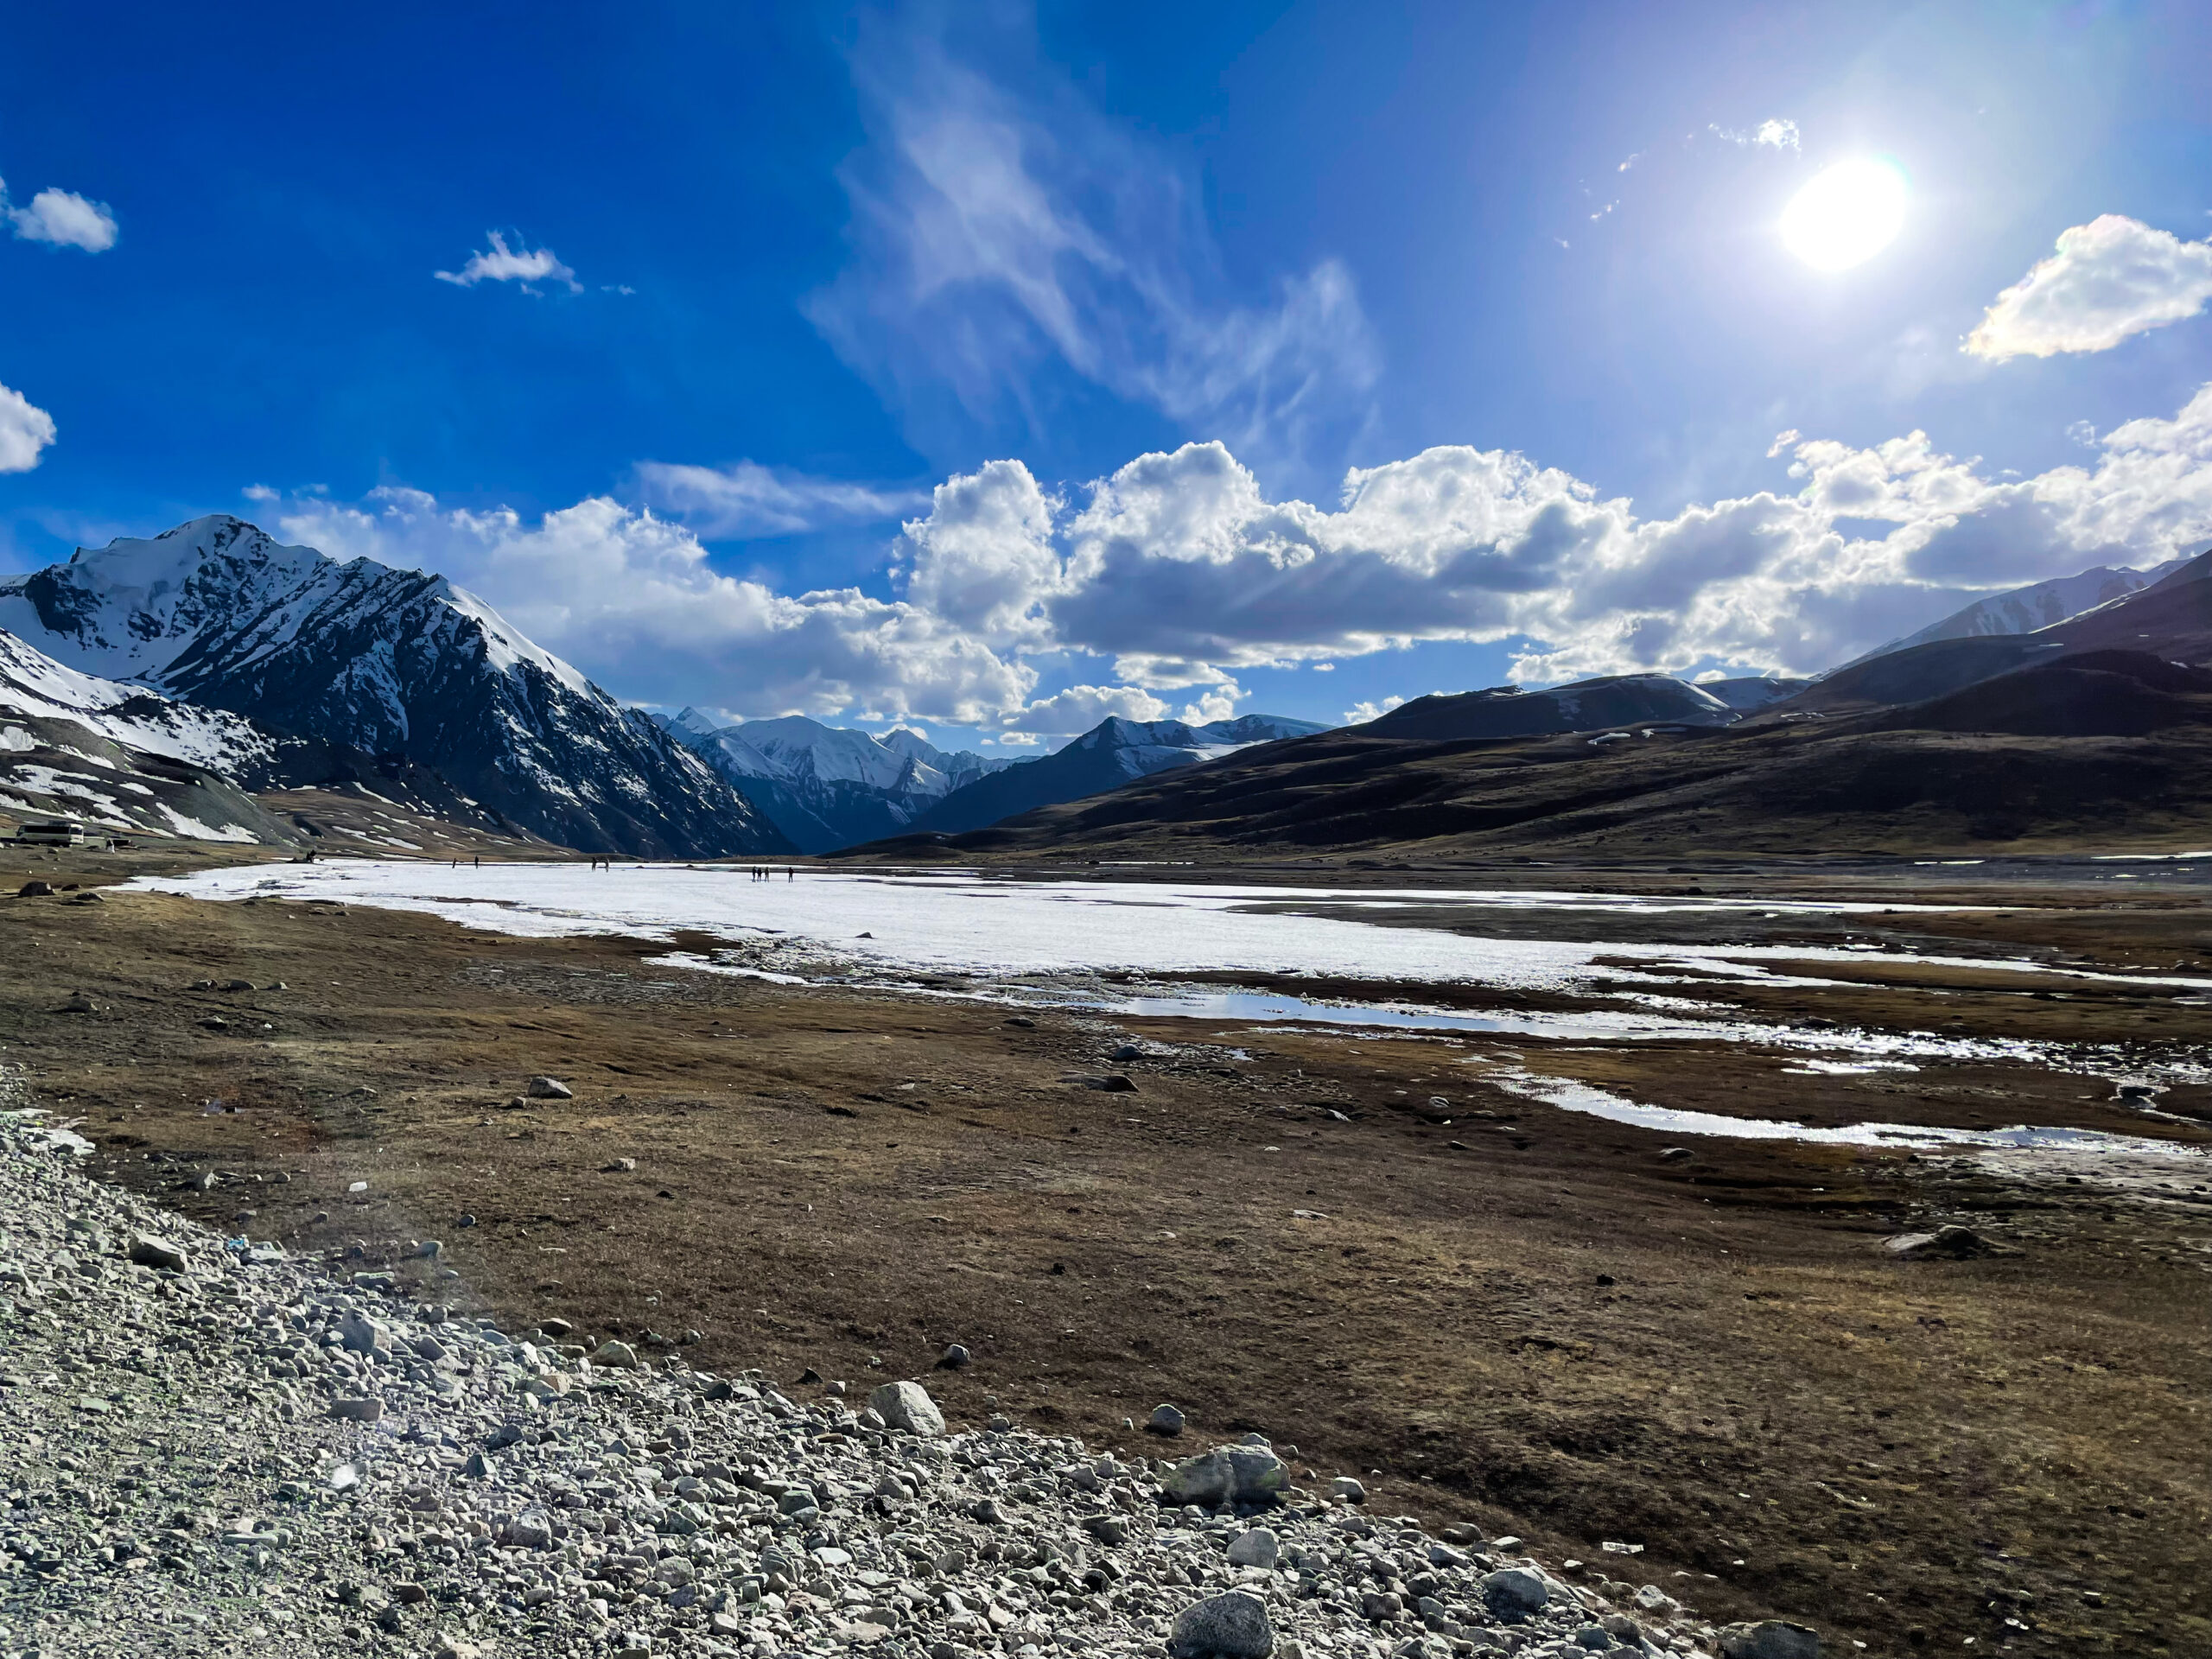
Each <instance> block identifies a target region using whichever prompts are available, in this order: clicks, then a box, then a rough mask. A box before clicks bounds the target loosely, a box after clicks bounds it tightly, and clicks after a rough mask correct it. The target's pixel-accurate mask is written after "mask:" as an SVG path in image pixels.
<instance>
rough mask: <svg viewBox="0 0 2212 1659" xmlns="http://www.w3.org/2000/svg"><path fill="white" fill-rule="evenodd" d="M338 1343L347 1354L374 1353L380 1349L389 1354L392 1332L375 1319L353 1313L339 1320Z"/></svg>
mask: <svg viewBox="0 0 2212 1659" xmlns="http://www.w3.org/2000/svg"><path fill="white" fill-rule="evenodd" d="M338 1341H339V1344H340V1346H341V1347H343V1348H344V1349H346V1351H347V1352H349V1353H355V1354H370V1353H374V1352H375V1351H377V1350H378V1349H379V1348H381V1349H384V1350H385V1351H387V1352H389V1351H391V1333H390V1332H386V1331H385V1328H384V1327H383V1326H382V1325H378V1323H377V1322H376V1321H375V1320H374V1319H368V1318H365V1317H364V1316H363V1315H362V1314H360V1313H353V1312H349V1313H346V1317H345V1318H344V1319H340V1320H339V1322H338Z"/></svg>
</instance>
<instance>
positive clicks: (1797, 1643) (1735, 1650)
mask: <svg viewBox="0 0 2212 1659" xmlns="http://www.w3.org/2000/svg"><path fill="white" fill-rule="evenodd" d="M1720 1654H1721V1659H1821V1637H1820V1633H1819V1632H1818V1631H1816V1630H1808V1629H1807V1628H1806V1627H1805V1626H1804V1625H1802V1624H1791V1623H1789V1620H1787V1619H1782V1618H1767V1619H1761V1620H1760V1621H1759V1622H1758V1624H1731V1625H1729V1626H1727V1627H1726V1629H1724V1630H1722V1631H1721V1632H1720Z"/></svg>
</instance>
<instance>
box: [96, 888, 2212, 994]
mask: <svg viewBox="0 0 2212 1659" xmlns="http://www.w3.org/2000/svg"><path fill="white" fill-rule="evenodd" d="M134 885H137V886H139V887H149V888H153V889H156V890H160V891H163V892H169V893H185V894H188V895H191V896H194V897H198V898H205V899H240V898H246V897H251V896H256V895H262V896H274V897H283V898H292V899H333V900H337V901H340V902H343V903H346V904H354V905H369V906H379V907H383V908H387V909H396V910H410V911H422V912H429V913H431V914H434V915H439V916H443V917H447V918H449V919H451V920H454V921H456V922H460V923H462V924H464V925H467V926H470V927H476V928H483V929H487V930H491V931H498V932H503V933H513V934H522V935H528V936H536V937H540V938H547V937H557V936H563V935H575V934H596V935H618V934H619V935H625V936H629V937H634V938H648V939H662V940H665V939H671V938H673V937H674V936H675V935H676V934H677V933H678V932H679V931H696V932H702V933H706V934H709V935H713V936H715V937H718V938H729V939H741V938H765V937H772V936H781V937H785V938H793V939H801V940H806V941H809V942H810V943H811V944H814V945H816V946H817V947H819V948H821V949H823V950H828V951H831V952H834V953H835V954H836V956H838V957H842V958H845V959H848V960H849V961H852V962H854V963H860V964H862V965H864V966H867V967H870V968H874V969H888V970H900V971H912V972H921V973H960V974H969V975H981V976H1015V975H1022V974H1054V973H1068V972H1100V973H1141V974H1163V975H1173V974H1192V973H1203V972H1212V973H1231V974H1236V973H1244V974H1270V975H1284V976H1321V977H1328V978H1338V979H1359V980H1374V981H1395V982H1400V983H1437V984H1462V985H1486V986H1492V987H1496V988H1499V989H1504V990H1551V991H1586V990H1590V989H1593V988H1599V987H1601V986H1608V985H1620V984H1645V985H1658V984H1666V983H1671V982H1677V981H1678V979H1679V976H1682V975H1685V974H1690V975H1696V974H1703V975H1706V976H1711V977H1713V978H1726V979H1730V980H1734V981H1738V982H1740V981H1743V980H1745V979H1746V978H1751V979H1761V978H1764V979H1767V980H1769V981H1770V982H1773V983H1777V984H1788V985H1796V986H1802V987H1808V988H1814V987H1819V986H1821V985H1823V984H1825V983H1827V982H1825V981H1822V980H1819V979H1808V978H1804V977H1801V976H1790V975H1786V974H1779V973H1777V972H1776V971H1775V970H1774V969H1773V968H1771V967H1770V966H1769V965H1768V964H1781V963H1823V962H1826V963H1853V964H1855V965H1859V966H1863V965H1864V964H1865V963H1866V962H1867V961H1868V960H1870V958H1869V957H1868V956H1867V955H1866V953H1864V952H1862V951H1856V950H1843V949H1833V948H1824V947H1815V946H1805V945H1745V944H1717V945H1711V946H1697V947H1692V948H1686V947H1684V946H1682V945H1681V944H1604V943H1595V944H1592V943H1575V942H1571V941H1566V940H1549V939H1526V938H1476V937H1468V936H1465V935H1462V934H1458V933H1452V932H1445V931H1437V930H1433V929H1428V928H1413V927H1392V926H1375V925H1368V924H1366V923H1364V922H1361V921H1357V920H1350V919H1345V918H1344V916H1343V915H1341V914H1337V915H1328V916H1317V915H1308V914H1303V913H1300V912H1298V911H1296V910H1294V909H1291V908H1288V907H1289V906H1308V907H1318V906H1326V907H1328V908H1329V909H1330V910H1332V911H1337V912H1342V911H1344V910H1346V909H1348V908H1354V909H1356V908H1369V909H1373V910H1376V911H1378V912H1383V911H1387V910H1389V909H1395V908H1398V907H1402V906H1408V905H1414V904H1418V905H1421V906H1431V907H1437V906H1453V907H1458V908H1460V909H1463V910H1465V912H1467V913H1468V914H1469V916H1470V917H1474V916H1477V915H1478V914H1479V913H1480V912H1483V911H1484V910H1497V909H1500V908H1511V909H1516V910H1526V909H1529V908H1532V907H1541V906H1546V905H1549V906H1554V907H1557V908H1560V909H1592V908H1599V909H1608V910H1614V911H1623V912H1634V911H1645V912H1658V911H1678V910H1681V909H1683V908H1686V907H1689V905H1690V903H1691V901H1686V900H1684V899H1678V898H1668V899H1637V898H1635V897H1632V896H1624V895H1619V894H1605V893H1529V892H1525V891H1503V890H1501V891H1495V892H1486V891H1477V892H1454V891H1452V890H1449V889H1441V890H1426V889H1401V890H1389V891H1376V890H1372V889H1365V890H1340V889H1331V888H1284V887H1233V886H1227V885H1215V884H1208V883H1189V884H1171V883H1160V884H1152V883H1145V884H1137V883H1129V882H1113V881H1020V880H1004V879H996V878H991V877H985V876H981V875H977V874H972V873H961V872H950V873H946V872H929V873H924V874H907V873H888V872H867V873H854V874H847V873H842V872H839V873H835V874H830V873H820V872H811V871H810V872H807V873H804V874H801V875H800V876H799V877H798V879H797V880H785V879H784V878H783V877H782V876H780V875H779V876H777V877H776V878H775V879H773V880H766V881H760V880H752V879H750V878H749V877H748V876H747V874H746V873H745V872H744V870H743V869H742V868H729V867H726V866H683V865H636V866H628V865H626V866H618V867H616V868H613V869H593V868H590V867H588V866H587V865H581V864H572V863H562V864H524V863H517V864H493V865H486V866H484V867H482V868H458V869H456V868H447V867H442V866H440V865H438V864H436V863H435V862H419V861H389V862H387V861H376V860H367V859H343V860H331V861H327V862H321V863H315V864H301V865H289V864H288V865H282V866H277V867H275V868H271V867H270V866H266V865H263V866H245V867H238V868H230V869H221V870H207V871H203V872H200V874H194V875H189V876H183V877H176V878H167V877H142V878H140V879H139V880H138V881H137V883H135V884H134ZM1698 902H1699V904H1700V906H1701V907H1704V908H1712V909H1724V910H1725V909H1733V910H1738V911H1751V910H1755V911H1759V912H1767V911H1776V910H1782V909H1789V910H1792V911H1800V912H1810V911H1815V910H1817V911H1821V912H1827V913H1858V912H1864V911H1869V910H1873V909H1877V908H1879V909H1884V910H1896V909H1897V908H1899V907H1898V906H1871V905H1868V906H1859V905H1835V906H1804V905H1781V904H1776V903H1768V902H1762V903H1751V902H1746V901H1729V900H1724V901H1698ZM863 934H866V935H868V936H870V937H868V938H862V937H861V935H863ZM1875 959H1878V958H1875ZM1890 959H1891V960H1897V961H1910V962H1915V963H1922V964H1925V965H1933V966H1939V967H1953V968H1971V969H1983V970H1993V971H1999V972H2005V971H2009V972H2017V973H2020V974H2023V975H2041V974H2044V973H2046V972H2050V971H2051V970H2050V969H2044V968H2043V967H2041V966H2040V965H2038V964H2037V963H2029V962H2018V961H2002V960H1997V961H1991V960H1983V959H1980V958H1967V957H1910V958H1908V957H1892V958H1890ZM1639 964H1640V965H1639ZM2075 977H2097V976H2088V975H2078V974H2077V975H2075ZM2126 981H2127V982H2128V983H2130V984H2133V985H2139V986H2150V985H2166V986H2174V987H2183V988H2191V989H2198V990H2212V980H2205V979H2185V978H2179V977H2172V976H2150V975H2141V976H2126Z"/></svg>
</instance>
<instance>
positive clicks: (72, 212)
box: [0, 182, 117, 253]
mask: <svg viewBox="0 0 2212 1659" xmlns="http://www.w3.org/2000/svg"><path fill="white" fill-rule="evenodd" d="M0 217H4V218H5V219H7V221H8V225H9V228H10V229H11V230H12V231H13V232H15V233H16V236H17V238H20V239H21V240H22V241H25V242H44V243H48V244H49V245H52V246H54V247H57V248H82V249H83V250H84V251H86V253H105V252H106V251H108V250H109V249H110V248H111V247H113V246H114V245H115V238H116V234H117V227H116V222H115V214H114V213H112V212H111V210H110V209H109V207H108V205H107V204H106V203H105V202H104V201H89V200H86V199H85V198H84V197H83V196H80V195H79V194H77V193H76V192H75V191H73V190H54V189H46V190H41V191H40V192H39V193H38V194H36V195H35V196H33V197H32V198H31V199H30V205H29V207H16V206H15V205H14V204H13V203H11V202H10V201H9V200H8V188H7V185H6V184H5V183H4V182H0Z"/></svg>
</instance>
